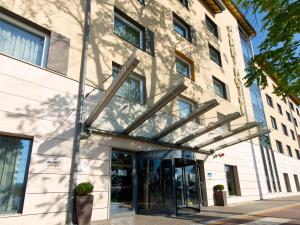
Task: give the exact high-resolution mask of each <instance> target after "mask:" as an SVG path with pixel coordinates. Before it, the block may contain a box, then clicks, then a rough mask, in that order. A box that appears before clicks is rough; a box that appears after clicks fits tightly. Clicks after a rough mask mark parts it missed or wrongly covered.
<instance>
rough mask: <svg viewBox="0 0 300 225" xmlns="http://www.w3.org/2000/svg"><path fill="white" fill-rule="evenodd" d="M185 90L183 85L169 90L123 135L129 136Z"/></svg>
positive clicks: (185, 87)
mask: <svg viewBox="0 0 300 225" xmlns="http://www.w3.org/2000/svg"><path fill="white" fill-rule="evenodd" d="M186 89H187V86H185V85H184V84H183V83H180V84H178V85H176V86H174V87H173V88H171V89H170V90H169V91H168V92H167V94H165V95H164V96H163V97H161V98H160V99H159V100H158V101H157V102H156V103H154V105H152V106H151V107H150V108H149V109H147V110H146V112H144V113H143V114H142V115H140V116H139V117H138V118H137V119H136V120H135V121H133V122H132V123H131V124H130V125H129V126H128V127H127V128H126V129H125V130H124V131H123V133H124V134H129V133H131V132H132V131H133V130H135V129H136V128H137V127H138V126H140V125H141V124H142V123H144V122H145V121H146V120H147V119H149V118H150V117H151V116H153V115H154V114H155V113H156V112H158V111H159V110H160V109H161V108H163V107H164V106H165V105H167V104H168V103H169V102H170V101H171V100H172V99H174V98H175V97H176V96H178V95H179V94H180V93H181V92H183V91H184V90H186Z"/></svg>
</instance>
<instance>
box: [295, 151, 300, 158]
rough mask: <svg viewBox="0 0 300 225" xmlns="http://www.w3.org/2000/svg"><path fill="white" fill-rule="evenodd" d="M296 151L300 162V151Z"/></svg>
mask: <svg viewBox="0 0 300 225" xmlns="http://www.w3.org/2000/svg"><path fill="white" fill-rule="evenodd" d="M295 151H296V155H297V159H299V160H300V151H299V150H297V149H295Z"/></svg>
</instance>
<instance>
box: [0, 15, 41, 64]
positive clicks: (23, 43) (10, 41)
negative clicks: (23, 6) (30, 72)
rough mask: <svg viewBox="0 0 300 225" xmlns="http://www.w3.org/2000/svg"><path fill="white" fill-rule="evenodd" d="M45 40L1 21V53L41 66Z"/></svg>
mask: <svg viewBox="0 0 300 225" xmlns="http://www.w3.org/2000/svg"><path fill="white" fill-rule="evenodd" d="M44 41H45V38H44V37H41V36H38V35H36V34H33V33H32V32H29V31H27V30H24V29H22V28H20V27H17V26H15V25H13V24H11V23H9V22H6V21H4V20H2V19H0V52H2V53H4V54H7V55H9V56H11V57H14V58H17V59H20V60H24V61H26V62H29V63H32V64H35V65H38V66H41V64H42V55H43V49H44Z"/></svg>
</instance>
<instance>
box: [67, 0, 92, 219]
mask: <svg viewBox="0 0 300 225" xmlns="http://www.w3.org/2000/svg"><path fill="white" fill-rule="evenodd" d="M90 26H91V0H85V12H84V27H83V43H82V53H81V62H80V77H79V86H78V97H77V109H76V119H75V135H74V141H73V153H72V163H71V179H70V184H69V211H68V218H67V224H71V225H73V224H74V223H73V221H72V218H74V212H75V210H74V198H75V196H74V194H73V189H74V188H75V186H76V184H77V173H78V163H79V150H80V138H81V130H82V113H83V104H84V89H85V78H86V69H87V53H88V45H89V36H90Z"/></svg>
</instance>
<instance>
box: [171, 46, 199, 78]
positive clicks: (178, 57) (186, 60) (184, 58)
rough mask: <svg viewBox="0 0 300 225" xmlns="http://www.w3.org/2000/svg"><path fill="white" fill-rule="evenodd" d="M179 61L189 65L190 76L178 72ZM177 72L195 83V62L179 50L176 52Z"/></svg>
mask: <svg viewBox="0 0 300 225" xmlns="http://www.w3.org/2000/svg"><path fill="white" fill-rule="evenodd" d="M177 60H179V61H181V62H183V63H185V64H187V65H188V71H189V76H185V75H184V74H182V73H180V72H178V71H177ZM175 71H176V73H178V74H180V75H181V76H183V77H185V78H188V79H191V80H192V81H195V68H194V61H193V60H192V59H190V58H188V57H187V56H185V55H184V54H183V53H181V52H179V51H177V50H175Z"/></svg>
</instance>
